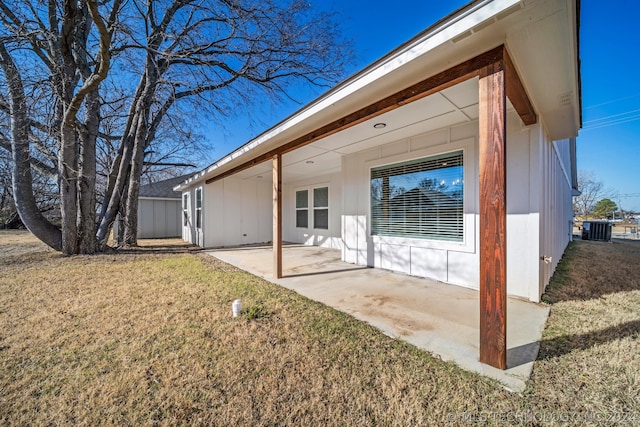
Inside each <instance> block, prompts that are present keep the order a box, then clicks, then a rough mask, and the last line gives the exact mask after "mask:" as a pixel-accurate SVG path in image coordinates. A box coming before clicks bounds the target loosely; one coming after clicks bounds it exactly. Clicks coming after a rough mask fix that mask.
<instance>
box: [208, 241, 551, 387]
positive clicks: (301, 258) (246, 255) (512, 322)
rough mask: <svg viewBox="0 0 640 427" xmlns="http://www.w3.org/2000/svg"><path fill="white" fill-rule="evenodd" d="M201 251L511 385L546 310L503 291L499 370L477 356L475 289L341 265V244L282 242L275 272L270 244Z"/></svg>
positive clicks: (526, 366)
mask: <svg viewBox="0 0 640 427" xmlns="http://www.w3.org/2000/svg"><path fill="white" fill-rule="evenodd" d="M207 253H209V254H211V255H213V256H215V257H216V258H219V259H221V260H222V261H225V262H227V263H229V264H232V265H234V266H236V267H238V268H241V269H243V270H245V271H248V272H250V273H253V274H255V275H256V276H260V277H262V278H264V279H266V280H268V281H270V282H273V283H276V284H278V285H280V286H283V287H285V288H288V289H292V290H294V291H296V292H298V293H299V294H301V295H304V296H305V297H307V298H310V299H313V300H315V301H319V302H321V303H324V304H326V305H329V306H331V307H334V308H336V309H338V310H340V311H343V312H345V313H348V314H350V315H352V316H354V317H355V318H357V319H359V320H362V321H364V322H367V323H369V324H371V325H372V326H374V327H376V328H378V329H380V330H381V331H382V332H384V333H385V334H387V335H389V336H391V337H393V338H398V339H402V340H404V341H407V342H409V343H411V344H413V345H415V346H416V347H418V348H421V349H424V350H426V351H429V352H431V353H433V354H434V355H437V356H439V357H440V358H442V359H443V360H450V361H453V362H455V363H456V364H458V365H459V366H460V367H462V368H464V369H466V370H469V371H473V372H477V373H479V374H481V375H485V376H487V377H490V378H493V379H496V380H498V381H500V382H501V383H502V384H504V386H505V387H506V388H508V389H509V390H513V391H523V390H524V388H525V385H526V381H527V380H528V379H529V377H530V375H531V370H532V368H533V362H534V361H535V359H536V357H537V354H538V349H539V343H540V338H541V336H542V331H543V329H544V325H545V322H546V320H547V316H548V314H549V308H548V307H547V306H545V305H541V304H534V303H530V302H526V301H522V300H519V299H515V298H508V302H507V348H508V350H507V366H508V369H506V370H504V371H502V370H500V369H496V368H493V367H491V366H488V365H485V364H482V363H480V362H479V360H478V357H479V347H478V345H479V340H480V334H479V319H480V312H479V311H480V303H479V294H478V292H477V291H476V290H473V289H467V288H463V287H460V286H455V285H449V284H445V283H441V282H438V281H435V280H429V279H422V278H417V277H411V276H407V275H404V274H400V273H394V272H390V271H387V270H382V269H376V268H367V267H363V266H358V265H354V264H348V263H345V262H343V261H341V260H340V251H338V250H333V249H326V248H320V247H316V246H303V245H287V246H284V248H283V260H284V262H283V274H284V276H285V277H284V278H282V279H274V277H273V275H272V268H273V253H272V249H271V247H270V246H261V247H240V248H230V249H217V250H208V251H207Z"/></svg>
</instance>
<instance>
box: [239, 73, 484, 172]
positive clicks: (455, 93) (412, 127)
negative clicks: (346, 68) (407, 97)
mask: <svg viewBox="0 0 640 427" xmlns="http://www.w3.org/2000/svg"><path fill="white" fill-rule="evenodd" d="M477 119H478V79H477V78H472V79H469V80H467V81H464V82H462V83H460V84H457V85H455V86H452V87H450V88H448V89H445V90H443V91H440V92H437V93H434V94H433V95H430V96H428V97H426V98H423V99H420V100H418V101H415V102H412V103H409V104H407V105H404V106H402V107H400V108H397V109H395V110H392V111H389V112H387V113H384V114H382V115H380V116H378V117H375V118H372V119H370V120H367V121H364V122H362V123H360V124H357V125H355V126H353V127H350V128H348V129H346V130H343V131H341V132H338V133H336V134H333V135H330V136H328V137H326V138H323V139H321V140H319V141H317V142H314V143H313V144H310V145H307V146H304V147H301V148H299V149H297V150H295V151H292V152H290V153H287V154H285V155H284V156H283V166H284V168H283V179H284V180H285V181H290V180H296V179H301V178H309V177H313V176H318V175H325V174H330V173H336V172H340V170H341V164H342V161H341V158H342V156H343V155H348V154H353V153H356V152H358V151H362V150H366V149H370V148H373V147H376V146H379V145H382V144H386V143H389V142H393V141H400V140H403V139H407V138H410V137H413V136H415V135H420V134H425V133H430V132H434V131H437V130H438V129H442V128H445V127H448V126H452V125H457V124H462V123H469V122H472V121H476V120H477ZM376 123H385V124H386V127H384V128H382V129H376V128H374V127H373V125H374V124H376ZM310 162H313V163H310ZM270 173H271V163H270V162H265V163H261V164H258V165H256V166H254V167H252V168H250V169H247V170H244V171H241V172H238V173H237V174H236V175H235V176H236V177H237V178H241V179H263V178H264V179H270V177H271V175H270ZM259 177H262V178H259Z"/></svg>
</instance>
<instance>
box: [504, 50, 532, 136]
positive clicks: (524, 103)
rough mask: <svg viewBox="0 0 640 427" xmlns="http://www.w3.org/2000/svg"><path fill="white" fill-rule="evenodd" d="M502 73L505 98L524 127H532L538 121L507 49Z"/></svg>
mask: <svg viewBox="0 0 640 427" xmlns="http://www.w3.org/2000/svg"><path fill="white" fill-rule="evenodd" d="M503 61H504V71H505V76H506V79H507V97H508V98H509V100H510V101H511V104H512V105H513V108H515V109H516V111H517V112H518V115H520V119H521V120H522V121H523V122H524V124H525V125H527V126H529V125H533V124H535V123H536V122H537V121H538V117H537V116H536V112H535V110H534V109H533V104H532V103H531V100H530V99H529V96H528V95H527V91H525V89H524V86H523V85H522V81H521V80H520V76H519V75H518V71H517V70H516V67H515V66H514V65H513V62H511V58H510V57H509V53H508V52H507V49H504V53H503Z"/></svg>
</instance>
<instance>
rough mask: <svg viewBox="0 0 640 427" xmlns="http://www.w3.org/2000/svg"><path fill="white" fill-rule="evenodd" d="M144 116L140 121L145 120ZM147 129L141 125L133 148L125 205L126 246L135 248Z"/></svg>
mask: <svg viewBox="0 0 640 427" xmlns="http://www.w3.org/2000/svg"><path fill="white" fill-rule="evenodd" d="M145 119H146V117H144V115H142V116H141V117H140V120H145ZM142 129H146V126H145V124H144V123H142V124H139V126H138V132H137V134H136V142H135V144H134V146H133V158H132V159H131V172H130V173H129V189H128V191H127V201H126V205H125V212H126V214H125V228H124V236H123V237H124V242H123V243H124V244H125V245H128V246H135V245H137V244H138V196H139V195H140V177H141V176H142V166H143V160H144V150H145V148H146V139H147V138H146V134H145V133H144V132H142Z"/></svg>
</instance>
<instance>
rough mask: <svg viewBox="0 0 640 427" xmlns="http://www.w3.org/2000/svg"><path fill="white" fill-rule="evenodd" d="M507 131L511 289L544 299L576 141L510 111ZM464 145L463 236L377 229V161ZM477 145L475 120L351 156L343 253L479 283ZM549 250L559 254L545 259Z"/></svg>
mask: <svg viewBox="0 0 640 427" xmlns="http://www.w3.org/2000/svg"><path fill="white" fill-rule="evenodd" d="M507 134H508V137H507V227H508V228H507V230H508V232H507V283H508V284H507V292H508V293H509V294H510V295H513V296H518V297H522V298H525V299H529V300H531V301H540V296H541V294H542V292H543V291H544V287H545V286H546V284H547V283H548V281H549V279H550V277H551V274H553V270H554V269H555V266H556V265H557V262H558V259H559V257H560V256H561V255H562V253H563V251H564V248H565V247H566V245H567V244H568V242H569V240H570V228H569V224H570V220H571V218H572V215H573V213H572V210H571V203H570V201H571V197H570V196H568V195H570V194H571V181H570V180H567V176H566V175H565V174H564V173H562V168H563V167H564V168H565V169H567V170H570V168H569V165H570V163H569V157H568V155H569V148H568V144H569V141H568V140H566V141H557V142H551V141H549V139H548V138H547V136H546V134H545V133H544V132H543V126H542V125H534V126H523V125H522V124H521V122H520V121H519V119H518V117H517V116H516V115H515V114H514V113H513V112H510V113H509V114H508V123H507ZM457 150H463V153H464V154H463V156H464V180H465V185H464V214H463V215H464V219H463V221H464V237H463V240H462V242H447V241H437V240H426V239H406V238H397V237H386V236H372V235H371V226H370V223H369V222H370V221H369V218H371V212H370V209H371V208H370V187H369V186H370V173H371V172H370V171H371V168H373V167H377V166H380V165H385V164H393V163H397V162H403V161H408V160H412V159H418V158H422V157H428V156H431V155H438V154H441V153H445V152H450V151H457ZM477 152H478V124H477V121H474V122H470V123H467V124H463V125H458V126H454V127H450V128H447V129H444V130H440V131H437V132H433V133H430V134H426V135H419V136H415V137H412V138H408V139H406V140H401V141H394V142H390V143H388V144H385V145H382V146H379V147H376V148H373V149H370V150H365V151H362V152H359V153H355V154H353V155H349V156H345V157H344V158H343V165H342V184H343V185H342V189H343V195H342V201H343V215H342V219H341V228H342V230H341V233H342V238H343V247H342V258H343V260H344V261H347V262H351V263H354V264H360V265H367V266H371V267H378V268H383V269H388V270H393V271H398V272H402V273H405V274H409V275H414V276H420V277H428V278H433V279H436V280H440V281H443V282H447V283H451V284H456V285H461V286H465V287H469V288H474V289H478V287H479V252H478V250H479V240H478V239H479V238H480V226H481V224H480V223H479V215H478V211H479V207H478V204H479V200H478V191H479V189H478V185H479V184H478V173H479V170H478V155H477ZM561 165H563V166H561ZM541 212H545V213H544V214H542V213H541ZM558 224H566V226H565V227H561V226H559V225H558ZM557 227H560V228H562V229H557ZM565 228H566V229H565ZM545 256H547V257H551V259H552V261H551V262H545V261H543V257H545Z"/></svg>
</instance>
